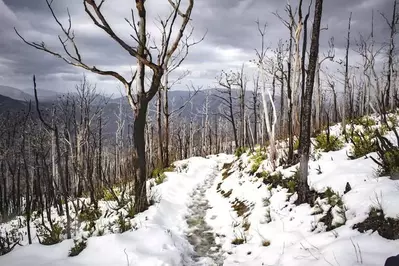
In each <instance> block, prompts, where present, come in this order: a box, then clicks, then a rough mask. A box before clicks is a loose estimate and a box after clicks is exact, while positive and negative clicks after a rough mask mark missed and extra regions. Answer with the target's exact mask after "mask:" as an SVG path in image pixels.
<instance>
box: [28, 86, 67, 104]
mask: <svg viewBox="0 0 399 266" xmlns="http://www.w3.org/2000/svg"><path fill="white" fill-rule="evenodd" d="M23 91H24V92H25V93H27V94H29V95H31V96H32V97H34V92H33V89H32V88H30V89H24V90H23ZM65 94H66V93H59V92H56V91H51V90H45V89H40V88H38V89H37V96H38V98H39V99H40V100H42V101H46V102H47V101H53V100H56V99H57V98H58V97H60V96H62V95H65Z"/></svg>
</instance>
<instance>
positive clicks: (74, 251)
mask: <svg viewBox="0 0 399 266" xmlns="http://www.w3.org/2000/svg"><path fill="white" fill-rule="evenodd" d="M73 242H74V244H75V245H74V246H73V247H72V248H71V250H70V251H69V254H68V256H69V257H75V256H77V255H79V254H80V252H82V251H83V250H84V249H85V248H86V247H87V243H86V241H84V240H80V241H79V240H74V241H73Z"/></svg>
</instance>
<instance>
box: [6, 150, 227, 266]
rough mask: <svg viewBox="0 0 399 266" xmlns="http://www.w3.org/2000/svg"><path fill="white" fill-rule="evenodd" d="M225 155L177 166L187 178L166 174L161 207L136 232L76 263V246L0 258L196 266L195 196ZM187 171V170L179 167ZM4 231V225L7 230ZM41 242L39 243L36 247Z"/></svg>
mask: <svg viewBox="0 0 399 266" xmlns="http://www.w3.org/2000/svg"><path fill="white" fill-rule="evenodd" d="M224 160H226V156H223V155H220V156H218V157H216V156H215V157H212V158H211V159H205V158H199V157H198V158H190V159H188V160H184V161H179V162H176V163H174V164H175V165H176V166H177V168H180V169H185V170H183V171H181V172H171V173H166V175H167V180H165V182H164V183H162V184H160V185H158V186H156V187H155V188H154V189H155V190H156V192H155V193H156V194H158V195H159V203H157V204H155V205H153V206H151V207H150V208H149V210H147V211H145V212H144V213H141V214H139V215H137V216H135V217H134V218H133V219H132V220H131V223H132V224H135V227H136V230H133V231H128V232H125V233H122V234H108V235H104V236H97V237H90V238H89V239H88V242H87V247H86V249H84V250H83V251H82V252H81V253H80V254H79V255H78V256H76V257H68V252H69V250H70V249H71V247H72V246H73V242H72V240H65V241H63V242H61V243H59V244H56V245H52V246H44V245H41V244H39V243H34V244H32V245H29V246H24V247H17V248H16V249H15V250H14V251H12V252H10V253H9V254H7V255H4V256H1V257H0V265H9V266H16V265H21V266H22V265H32V266H34V265H109V266H115V265H143V266H150V265H154V266H155V265H183V264H186V263H192V259H191V257H192V255H193V249H192V246H191V245H190V244H189V242H188V240H187V238H186V230H187V228H188V226H187V223H186V220H185V215H186V214H188V204H189V203H190V202H191V198H190V193H191V192H192V190H193V189H194V188H195V187H196V186H197V185H198V184H201V183H203V182H204V181H205V180H207V179H209V178H213V177H214V175H215V174H217V169H218V164H219V162H220V161H224ZM182 165H184V167H179V166H182ZM3 226H4V225H3ZM36 242H37V241H36ZM188 265H190V264H188Z"/></svg>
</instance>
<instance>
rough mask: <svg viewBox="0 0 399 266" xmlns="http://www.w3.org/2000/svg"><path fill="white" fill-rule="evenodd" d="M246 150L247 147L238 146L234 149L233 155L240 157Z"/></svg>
mask: <svg viewBox="0 0 399 266" xmlns="http://www.w3.org/2000/svg"><path fill="white" fill-rule="evenodd" d="M246 151H247V148H245V147H238V148H237V149H236V150H235V151H234V155H235V156H236V157H240V156H241V155H243V154H244V153H245V152H246Z"/></svg>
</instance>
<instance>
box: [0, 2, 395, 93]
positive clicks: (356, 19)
mask: <svg viewBox="0 0 399 266" xmlns="http://www.w3.org/2000/svg"><path fill="white" fill-rule="evenodd" d="M184 1H185V0H183V2H184ZM82 2H83V1H82V0H54V7H55V12H56V13H57V14H58V15H59V17H60V18H61V20H62V21H64V22H65V18H66V14H67V13H66V8H68V9H69V11H70V14H71V16H72V23H73V29H74V30H75V33H76V41H77V43H78V45H79V47H80V50H81V53H82V55H83V56H84V58H85V60H86V61H87V62H88V63H89V64H92V65H95V66H98V67H99V66H101V67H103V68H106V69H113V70H117V71H119V72H121V73H124V74H125V75H128V74H129V72H130V69H131V67H132V66H134V65H135V60H134V59H133V58H131V57H130V56H129V55H128V54H126V52H125V51H124V50H122V49H121V48H119V47H118V46H117V45H116V44H115V43H114V42H112V41H111V40H110V39H109V37H108V36H106V35H105V34H104V33H103V32H102V31H100V30H99V29H97V28H96V27H95V26H93V24H92V23H90V21H89V20H88V17H87V15H86V14H85V12H84V9H83V3H82ZM297 2H298V1H297V0H291V4H292V5H293V6H296V4H297ZM285 4H286V1H285V0H196V1H195V7H194V14H193V16H192V26H193V27H194V38H196V39H197V40H198V39H199V38H200V37H201V36H202V35H203V34H205V32H207V34H206V37H205V40H204V41H203V42H202V43H200V44H198V45H197V46H195V47H193V48H192V50H191V51H190V54H189V56H188V58H187V60H186V61H185V62H184V63H183V65H182V67H183V68H184V69H188V70H190V72H191V75H190V76H188V77H187V78H186V79H185V81H184V82H182V83H181V84H179V85H176V87H177V88H184V87H185V85H186V84H188V83H193V84H194V85H195V86H204V87H208V86H214V85H215V77H216V76H217V74H218V73H219V72H220V71H221V70H227V69H238V68H239V67H240V65H241V64H242V63H244V62H248V61H249V60H251V59H253V58H254V57H255V53H254V49H255V48H258V47H259V44H260V39H259V37H258V32H257V28H256V24H255V21H256V20H257V19H259V21H260V22H261V23H264V22H267V23H268V30H267V35H266V42H267V43H269V44H270V45H271V46H275V45H276V44H277V42H278V40H279V39H280V38H282V39H284V40H285V39H286V38H287V29H286V28H285V27H284V26H283V25H282V23H281V22H279V20H278V19H277V18H276V17H275V16H274V15H273V14H272V12H276V11H277V12H278V13H279V14H281V15H282V16H284V15H285V14H284V6H285ZM392 5H393V0H324V9H323V20H322V24H323V26H324V27H327V26H328V30H326V31H323V33H322V43H321V46H322V49H321V51H322V52H323V51H325V49H326V47H327V40H328V39H329V37H331V36H333V37H334V39H335V47H336V48H337V51H336V54H337V56H342V55H343V49H344V46H345V38H346V28H347V21H348V16H349V13H350V12H353V18H352V23H353V24H352V27H353V36H354V37H357V36H358V34H359V33H363V34H365V35H366V34H368V33H369V31H370V25H371V12H372V10H374V13H375V17H376V19H375V30H376V32H377V34H378V36H377V38H378V39H379V41H380V42H383V41H384V38H385V36H387V34H388V29H387V26H386V24H385V22H384V20H382V19H381V16H380V12H381V13H385V14H387V16H389V17H390V16H391V12H392ZM146 6H147V11H148V15H149V16H150V19H149V20H150V22H149V23H150V27H149V28H150V30H151V31H153V33H152V34H153V35H154V36H155V35H156V34H157V33H156V32H157V30H156V28H155V27H153V25H152V23H153V22H155V18H156V17H157V16H161V17H163V16H164V15H165V14H167V12H168V10H169V6H168V3H167V0H147V1H146ZM131 8H134V1H133V0H108V1H106V2H105V4H104V7H103V10H104V13H105V15H106V17H107V18H108V20H109V21H110V22H111V24H112V25H113V27H114V29H115V30H116V31H117V32H119V33H120V34H121V35H122V36H124V37H125V38H126V40H127V41H130V40H129V39H128V34H130V32H129V26H128V24H127V23H126V22H125V20H124V18H125V17H129V16H130V9H131ZM305 8H306V7H305ZM305 8H304V9H305ZM304 12H306V10H304ZM311 17H313V14H312V15H311ZM14 27H16V28H17V29H18V30H19V32H20V33H21V34H22V35H23V36H24V37H25V38H26V39H28V40H31V41H37V42H41V41H45V42H46V44H47V45H48V47H50V48H53V49H55V50H58V51H60V46H59V43H57V35H58V34H59V33H60V31H59V28H57V25H56V24H55V23H54V20H53V18H52V16H51V13H50V12H49V9H48V8H47V5H46V3H45V0H0V85H8V86H13V87H17V88H20V89H26V88H30V87H31V86H32V85H31V80H32V75H33V74H35V75H36V76H37V79H38V82H39V84H40V87H41V88H44V89H50V90H56V91H65V90H67V89H70V88H73V87H74V84H76V83H77V82H78V81H79V80H80V79H81V77H82V74H83V73H84V71H82V70H81V69H77V68H74V67H73V66H69V65H67V64H65V63H64V62H63V61H61V60H59V59H57V58H54V57H52V56H51V55H48V54H45V53H44V52H41V51H37V50H35V49H34V48H32V47H29V46H27V45H25V44H24V43H23V42H22V41H21V40H20V39H19V38H18V36H17V35H16V34H15V32H14ZM88 77H89V79H90V80H91V81H92V82H93V83H96V84H97V86H98V87H99V88H101V89H103V90H104V91H105V92H107V93H117V87H118V82H116V81H114V80H113V79H112V78H105V77H98V76H96V75H93V74H89V73H88Z"/></svg>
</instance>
